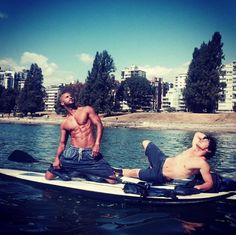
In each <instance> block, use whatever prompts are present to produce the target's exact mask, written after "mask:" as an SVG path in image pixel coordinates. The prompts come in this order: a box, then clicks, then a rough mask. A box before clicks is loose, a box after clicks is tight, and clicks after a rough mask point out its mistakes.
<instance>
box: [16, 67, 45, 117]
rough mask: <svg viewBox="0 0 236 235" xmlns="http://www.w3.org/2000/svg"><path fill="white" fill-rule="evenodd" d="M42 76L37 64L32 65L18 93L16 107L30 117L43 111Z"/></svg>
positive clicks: (43, 91)
mask: <svg viewBox="0 0 236 235" xmlns="http://www.w3.org/2000/svg"><path fill="white" fill-rule="evenodd" d="M42 84H43V75H42V70H41V68H39V67H38V65H37V64H32V65H31V67H30V70H29V73H28V75H27V78H26V80H25V84H24V88H23V89H22V90H21V91H20V94H19V97H18V99H17V105H18V109H19V111H20V112H22V113H24V115H27V113H28V112H29V113H31V115H32V114H33V113H35V112H39V111H43V110H44V97H45V89H44V87H43V85H42Z"/></svg>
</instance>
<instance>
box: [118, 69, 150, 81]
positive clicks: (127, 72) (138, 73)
mask: <svg viewBox="0 0 236 235" xmlns="http://www.w3.org/2000/svg"><path fill="white" fill-rule="evenodd" d="M131 77H143V78H146V72H145V71H143V70H140V69H139V67H138V66H136V65H132V66H131V67H130V68H125V69H124V70H122V71H121V80H122V81H123V80H125V79H127V78H131Z"/></svg>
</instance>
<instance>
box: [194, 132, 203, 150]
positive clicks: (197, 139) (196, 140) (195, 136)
mask: <svg viewBox="0 0 236 235" xmlns="http://www.w3.org/2000/svg"><path fill="white" fill-rule="evenodd" d="M205 136H206V134H204V133H201V132H196V133H195V134H194V137H193V141H192V146H193V147H195V146H196V143H197V142H198V141H199V140H201V139H203V138H204V137H205Z"/></svg>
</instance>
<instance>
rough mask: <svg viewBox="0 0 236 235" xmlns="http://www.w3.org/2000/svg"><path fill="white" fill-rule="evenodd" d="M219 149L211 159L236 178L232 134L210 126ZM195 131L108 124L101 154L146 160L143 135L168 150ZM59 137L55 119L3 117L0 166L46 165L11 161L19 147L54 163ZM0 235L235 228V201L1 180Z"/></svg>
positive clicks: (123, 162) (131, 163)
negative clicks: (94, 192)
mask: <svg viewBox="0 0 236 235" xmlns="http://www.w3.org/2000/svg"><path fill="white" fill-rule="evenodd" d="M212 134H213V136H215V137H216V138H217V139H218V151H217V154H216V156H215V157H214V159H212V160H211V162H210V164H211V166H212V169H214V170H215V171H216V172H218V173H220V174H221V175H222V176H224V177H230V178H232V179H236V171H235V166H236V141H235V139H236V133H235V134H232V133H230V134H229V133H212ZM193 135H194V133H193V132H189V131H170V130H168V131H164V130H162V131H160V130H159V131H158V130H143V129H129V128H106V129H105V131H104V136H103V144H102V153H103V155H104V156H105V157H106V159H107V160H108V161H109V162H110V163H111V164H112V165H113V166H117V167H140V166H146V165H147V161H146V159H145V157H144V154H143V150H142V147H141V142H142V140H144V139H150V140H152V141H153V142H154V143H156V144H157V145H158V146H159V147H160V148H161V149H162V150H163V151H164V152H165V153H166V154H167V155H170V156H172V155H175V154H176V153H179V152H181V151H182V150H184V149H185V148H187V147H189V146H190V145H191V140H192V137H193ZM58 141H59V126H57V125H20V124H0V167H1V168H17V169H24V170H37V171H45V170H46V169H47V167H48V166H47V165H45V164H42V163H37V164H22V163H14V162H10V161H8V160H7V157H8V156H9V154H10V153H11V152H12V151H13V150H15V149H20V150H23V151H26V152H28V153H29V154H31V155H33V156H34V157H35V158H38V159H43V160H48V161H49V162H51V161H52V160H53V158H54V154H55V151H56V148H57V145H58ZM0 196H1V197H0V233H1V234H31V233H33V234H49V233H50V234H52V233H53V234H54V233H56V232H57V233H59V234H63V233H64V234H114V233H115V234H144V233H147V234H166V235H169V234H214V235H215V234H235V232H236V203H235V201H223V202H216V203H211V204H208V205H201V206H181V207H180V206H140V205H127V204H114V203H111V202H101V201H96V200H92V199H88V198H80V197H78V196H76V195H71V194H64V193H61V192H58V191H52V190H43V189H39V188H35V187H32V186H29V185H25V184H23V183H20V182H16V181H6V180H2V179H0Z"/></svg>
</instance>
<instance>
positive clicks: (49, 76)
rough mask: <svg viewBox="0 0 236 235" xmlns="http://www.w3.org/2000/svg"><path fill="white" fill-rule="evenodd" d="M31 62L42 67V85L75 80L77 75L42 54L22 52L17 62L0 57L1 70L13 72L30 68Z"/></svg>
mask: <svg viewBox="0 0 236 235" xmlns="http://www.w3.org/2000/svg"><path fill="white" fill-rule="evenodd" d="M33 63H36V64H37V65H38V66H39V67H40V68H41V69H42V73H43V77H44V86H49V85H58V84H61V83H71V82H72V81H76V77H77V76H76V75H75V73H74V72H71V71H65V70H61V69H60V68H59V67H58V65H57V64H56V63H53V62H50V61H49V59H48V58H47V57H46V56H44V55H40V54H36V53H32V52H24V53H23V54H22V56H21V58H20V63H19V64H18V63H17V62H15V61H14V60H13V59H11V58H5V59H0V67H1V68H2V69H3V70H12V71H15V72H19V71H22V70H23V69H30V66H31V64H33Z"/></svg>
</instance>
